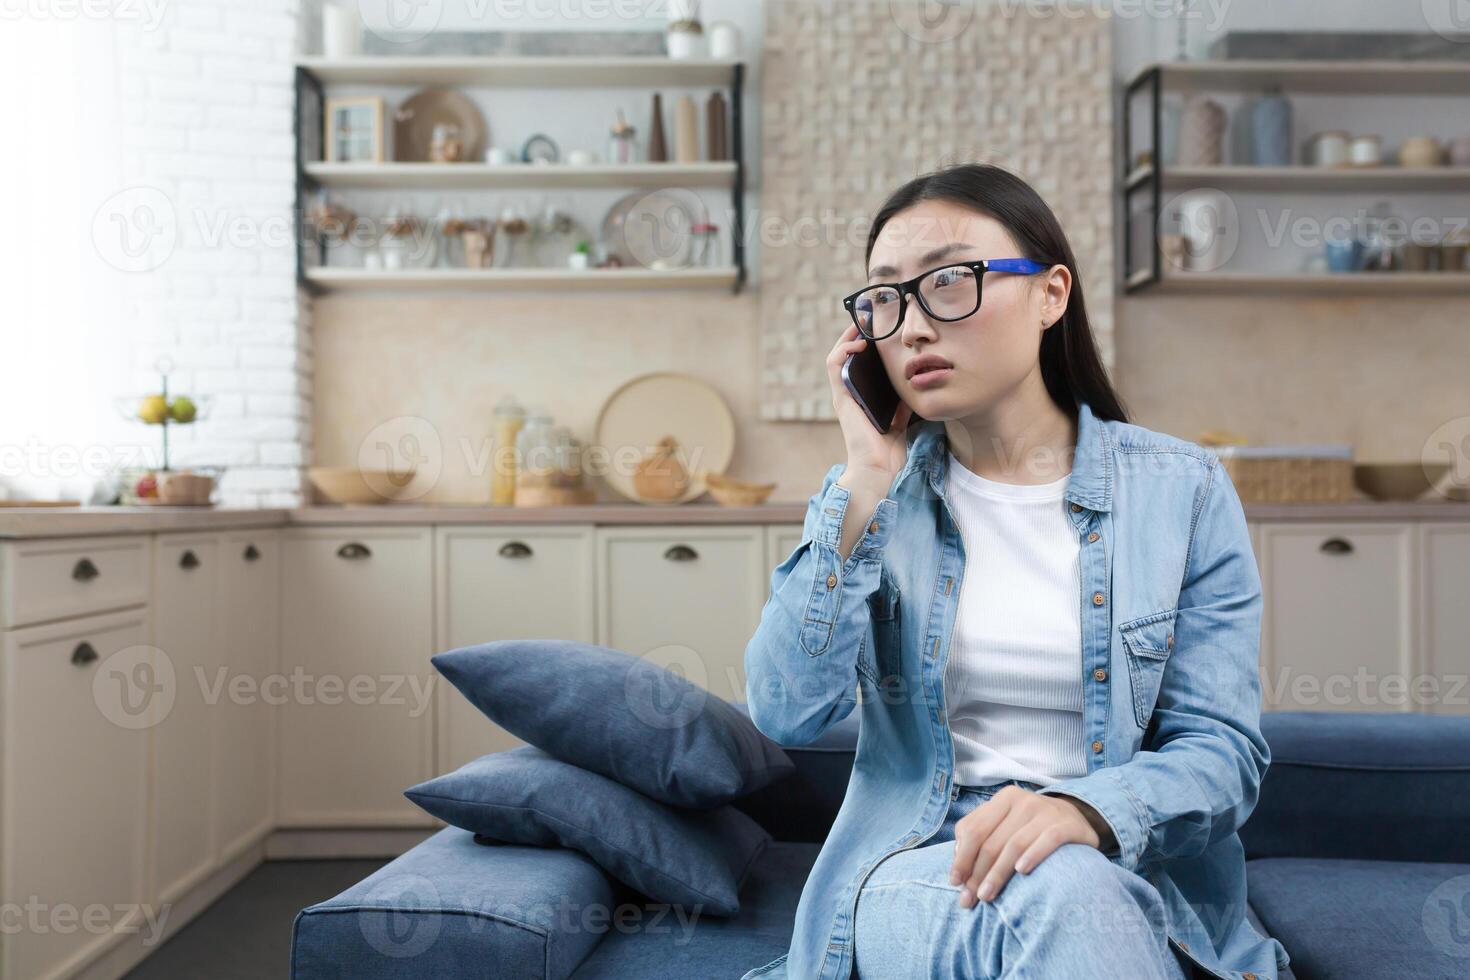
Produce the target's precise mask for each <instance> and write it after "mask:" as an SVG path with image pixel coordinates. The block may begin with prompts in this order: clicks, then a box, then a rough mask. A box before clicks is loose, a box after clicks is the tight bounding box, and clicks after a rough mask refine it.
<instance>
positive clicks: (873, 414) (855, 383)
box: [842, 340, 898, 433]
mask: <svg viewBox="0 0 1470 980" xmlns="http://www.w3.org/2000/svg"><path fill="white" fill-rule="evenodd" d="M842 383H843V384H845V385H846V386H847V390H848V391H850V392H852V398H853V401H855V402H857V403H858V404H859V405H861V406H862V407H863V414H865V415H867V417H868V421H869V422H872V423H873V427H874V428H875V429H877V430H878V431H879V432H883V433H887V432H888V428H889V426H891V425H892V424H893V413H894V412H896V411H898V391H897V390H896V389H895V388H894V387H893V382H891V381H889V380H888V370H887V369H886V368H885V367H883V357H882V355H880V354H879V353H878V345H877V344H875V343H873V342H872V341H871V340H870V341H868V342H867V345H866V346H864V347H863V349H862V350H860V351H858V352H857V353H856V354H849V355H847V360H845V361H843V362H842Z"/></svg>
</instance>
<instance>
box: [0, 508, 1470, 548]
mask: <svg viewBox="0 0 1470 980" xmlns="http://www.w3.org/2000/svg"><path fill="white" fill-rule="evenodd" d="M1245 514H1246V518H1247V519H1248V520H1252V521H1319V520H1320V521H1459V520H1470V501H1450V500H1434V501H1410V502H1387V501H1374V500H1362V501H1347V502H1343V503H1297V504H1247V505H1246V507H1245ZM805 517H806V501H799V502H791V501H787V502H775V503H765V504H761V505H760V506H757V507H722V506H720V505H718V504H714V503H691V504H674V505H661V506H660V505H654V506H645V505H643V504H634V503H617V502H611V503H598V504H589V505H587V506H584V507H489V506H483V505H458V504H384V505H382V506H376V507H373V506H311V507H299V508H296V509H294V510H284V509H277V510H256V509H245V508H227V507H216V508H207V509H206V508H198V507H24V508H14V509H10V508H0V539H5V538H12V539H23V538H56V537H77V536H86V535H94V534H95V535H106V534H146V533H149V532H173V531H204V530H235V529H243V528H257V527H283V526H293V527H343V526H354V525H363V524H405V525H407V524H420V525H422V524H446V525H494V524H506V525H519V524H631V525H660V524H710V525H720V524H799V523H801V521H802V520H803V519H804V518H805Z"/></svg>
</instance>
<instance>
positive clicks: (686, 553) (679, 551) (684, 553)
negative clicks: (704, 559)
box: [664, 544, 699, 561]
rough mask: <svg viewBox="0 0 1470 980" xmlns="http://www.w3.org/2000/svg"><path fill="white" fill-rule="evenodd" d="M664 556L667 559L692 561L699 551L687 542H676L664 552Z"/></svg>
mask: <svg viewBox="0 0 1470 980" xmlns="http://www.w3.org/2000/svg"><path fill="white" fill-rule="evenodd" d="M664 557H665V558H667V559H668V560H669V561H693V560H694V559H696V558H698V557H699V552H697V551H695V550H694V549H693V548H691V547H689V546H688V545H687V544H676V545H673V546H672V547H670V548H669V550H668V551H665V552H664Z"/></svg>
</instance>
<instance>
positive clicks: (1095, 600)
mask: <svg viewBox="0 0 1470 980" xmlns="http://www.w3.org/2000/svg"><path fill="white" fill-rule="evenodd" d="M1092 604H1093V605H1094V606H1100V605H1102V604H1103V594H1102V593H1101V592H1094V593H1093V594H1092Z"/></svg>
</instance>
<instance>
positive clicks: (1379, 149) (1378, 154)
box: [1348, 135, 1383, 167]
mask: <svg viewBox="0 0 1470 980" xmlns="http://www.w3.org/2000/svg"><path fill="white" fill-rule="evenodd" d="M1348 159H1349V160H1350V161H1351V162H1352V165H1353V166H1355V167H1376V166H1378V165H1379V164H1380V163H1382V162H1383V141H1382V140H1381V139H1379V138H1378V137H1377V136H1375V135H1367V136H1354V137H1353V142H1352V145H1351V146H1349V147H1348Z"/></svg>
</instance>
